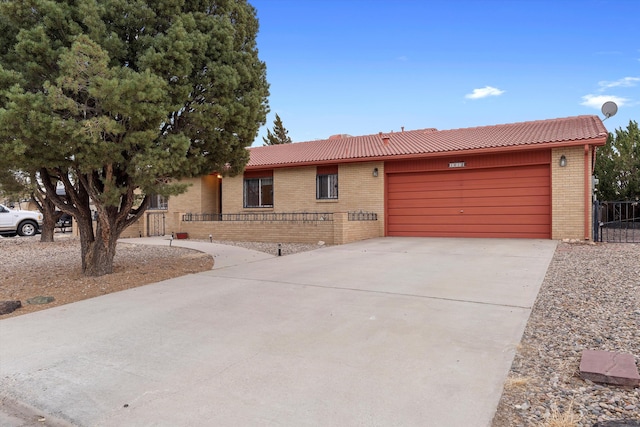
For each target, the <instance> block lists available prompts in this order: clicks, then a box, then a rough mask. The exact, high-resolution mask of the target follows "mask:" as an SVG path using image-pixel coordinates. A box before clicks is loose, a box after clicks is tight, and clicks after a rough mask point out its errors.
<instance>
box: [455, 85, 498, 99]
mask: <svg viewBox="0 0 640 427" xmlns="http://www.w3.org/2000/svg"><path fill="white" fill-rule="evenodd" d="M503 93H504V90H500V89H496V88H495V87H491V86H485V87H483V88H480V89H474V90H473V92H472V93H468V94H466V95H465V96H464V97H465V98H467V99H480V98H486V97H488V96H500V95H502V94H503Z"/></svg>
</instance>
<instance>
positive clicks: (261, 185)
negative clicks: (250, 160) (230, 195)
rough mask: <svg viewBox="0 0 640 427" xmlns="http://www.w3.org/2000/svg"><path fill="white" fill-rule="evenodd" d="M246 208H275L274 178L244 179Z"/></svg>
mask: <svg viewBox="0 0 640 427" xmlns="http://www.w3.org/2000/svg"><path fill="white" fill-rule="evenodd" d="M244 207H245V208H271V207H273V177H272V176H268V177H256V178H253V177H251V178H247V177H246V176H245V179H244Z"/></svg>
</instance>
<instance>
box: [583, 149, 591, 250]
mask: <svg viewBox="0 0 640 427" xmlns="http://www.w3.org/2000/svg"><path fill="white" fill-rule="evenodd" d="M589 212H591V159H590V158H589V144H585V145H584V240H590V239H591V238H590V236H591V233H590V230H591V218H590V215H589Z"/></svg>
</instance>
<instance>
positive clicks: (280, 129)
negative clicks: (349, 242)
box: [262, 114, 292, 145]
mask: <svg viewBox="0 0 640 427" xmlns="http://www.w3.org/2000/svg"><path fill="white" fill-rule="evenodd" d="M262 140H263V141H264V144H263V145H279V144H291V142H292V141H291V138H290V137H289V131H288V130H287V129H285V127H284V125H283V124H282V120H280V116H279V115H278V114H276V118H275V120H274V121H273V133H271V130H270V129H267V137H266V138H265V137H262Z"/></svg>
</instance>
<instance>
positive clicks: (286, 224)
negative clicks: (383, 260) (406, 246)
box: [180, 213, 380, 245]
mask: <svg viewBox="0 0 640 427" xmlns="http://www.w3.org/2000/svg"><path fill="white" fill-rule="evenodd" d="M379 222H380V221H349V220H348V214H347V213H335V214H333V221H194V222H182V223H181V228H180V231H181V232H187V233H189V238H192V239H208V238H209V235H211V237H212V238H213V239H215V240H235V241H257V242H272V243H281V242H296V243H317V242H318V241H321V240H322V241H323V242H325V243H327V244H330V245H333V244H336V245H341V244H345V243H350V242H355V241H358V240H364V239H370V238H373V237H379V236H380V234H379V229H380V227H379Z"/></svg>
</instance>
